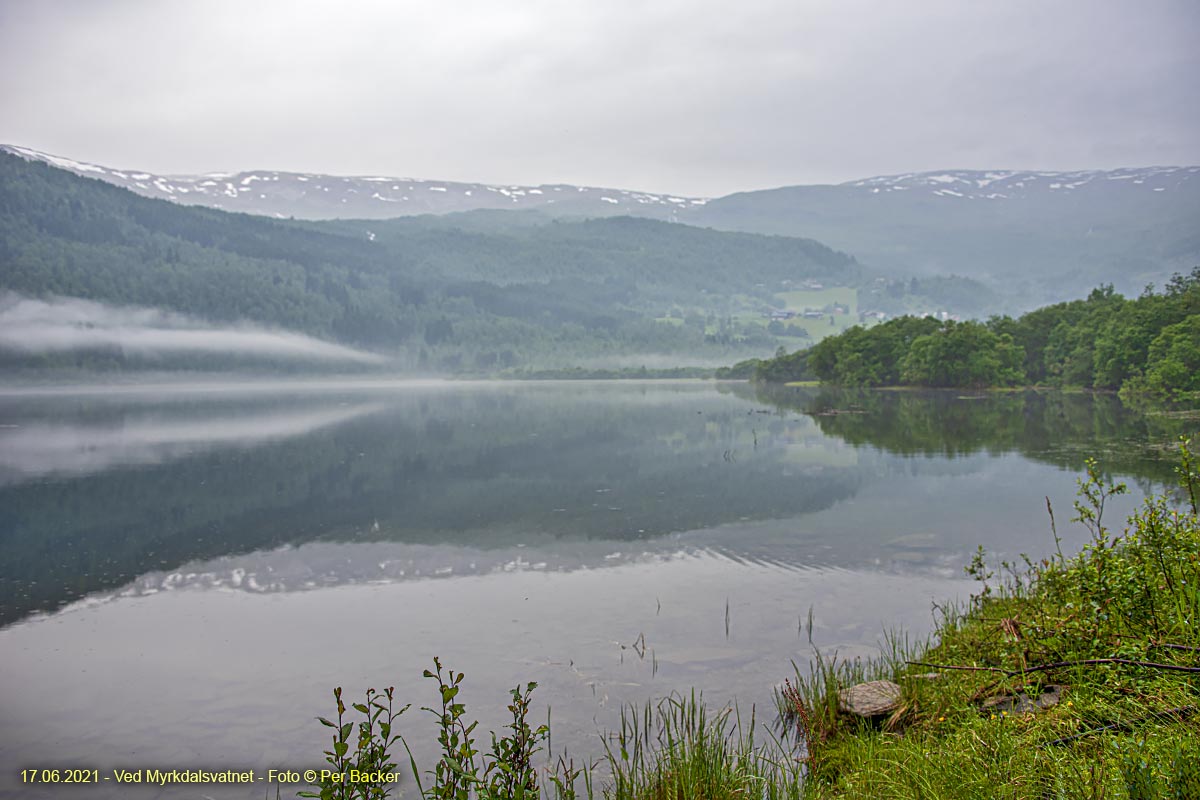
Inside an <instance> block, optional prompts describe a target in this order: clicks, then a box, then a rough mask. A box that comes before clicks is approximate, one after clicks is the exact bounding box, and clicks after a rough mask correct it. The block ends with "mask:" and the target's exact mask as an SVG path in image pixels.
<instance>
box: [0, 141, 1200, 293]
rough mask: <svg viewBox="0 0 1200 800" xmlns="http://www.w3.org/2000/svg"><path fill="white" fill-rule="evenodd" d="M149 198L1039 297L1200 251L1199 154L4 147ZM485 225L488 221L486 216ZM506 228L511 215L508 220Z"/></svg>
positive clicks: (1137, 276) (1132, 276) (1192, 258)
mask: <svg viewBox="0 0 1200 800" xmlns="http://www.w3.org/2000/svg"><path fill="white" fill-rule="evenodd" d="M0 149H5V150H7V151H8V152H10V153H13V154H16V155H19V156H21V157H22V158H25V159H29V160H37V161H42V162H45V163H50V164H53V165H56V166H59V167H61V168H64V169H68V170H71V171H73V172H75V173H77V174H80V175H85V176H89V177H95V178H99V179H101V180H104V181H107V182H110V183H114V184H117V185H120V186H123V187H125V188H128V189H130V190H131V191H134V192H137V193H139V194H143V195H145V196H150V197H158V198H161V199H167V200H170V201H172V202H174V203H178V204H184V205H201V206H207V207H212V208H222V209H227V210H234V211H245V212H248V213H255V214H263V215H267V216H275V217H296V218H300V219H350V218H353V219H387V218H395V217H403V216H413V215H420V214H450V213H455V212H462V211H472V210H508V211H538V212H541V213H544V214H547V215H550V216H555V217H568V218H570V217H608V216H617V215H624V216H637V217H648V218H651V219H665V220H671V221H677V222H683V223H685V224H689V225H697V226H705V227H713V228H717V229H720V230H728V231H742V232H751V233H764V234H777V235H782V236H789V237H807V238H813V239H816V240H818V241H821V242H826V243H828V244H829V245H831V246H832V247H835V248H837V249H839V250H842V251H845V252H849V253H853V254H855V256H857V257H858V258H859V259H860V260H861V261H862V262H863V263H864V264H865V265H867V266H869V267H872V268H874V269H875V270H877V271H878V272H880V273H881V274H883V275H885V276H887V277H889V278H892V279H907V278H908V277H910V276H933V275H962V276H965V277H969V278H973V279H976V280H982V281H984V282H985V283H987V284H988V285H990V286H991V287H993V288H995V289H997V290H999V291H1000V292H1002V293H1004V294H1007V295H1009V296H1010V297H1014V298H1017V304H1016V305H1017V307H1020V308H1031V307H1033V306H1036V305H1039V304H1041V303H1043V302H1051V301H1060V300H1065V299H1068V298H1070V297H1076V296H1078V295H1080V294H1084V293H1086V292H1087V291H1089V290H1090V289H1092V288H1094V287H1095V286H1097V285H1099V284H1101V283H1106V282H1111V283H1114V284H1115V285H1116V287H1117V288H1118V289H1119V290H1120V291H1122V292H1125V293H1127V294H1134V293H1137V292H1139V291H1140V290H1141V289H1142V287H1143V286H1144V285H1145V284H1146V283H1148V282H1155V283H1159V284H1161V283H1163V282H1164V281H1165V280H1166V278H1167V277H1168V276H1169V275H1170V274H1171V273H1172V272H1176V271H1178V272H1186V271H1188V270H1190V269H1191V267H1192V266H1194V265H1195V264H1196V263H1200V167H1194V166H1192V167H1144V168H1131V169H1117V170H1107V171H1085V172H1048V171H1012V170H991V171H970V170H951V171H941V172H924V173H910V174H905V175H894V176H882V177H875V178H867V179H864V180H858V181H850V182H847V183H843V184H839V185H834V186H790V187H784V188H779V189H770V190H764V191H753V192H743V193H737V194H732V195H728V196H726V197H721V198H716V199H704V198H691V197H683V196H673V195H661V194H650V193H643V192H633V191H628V190H620V189H597V188H591V187H577V186H566V185H553V186H536V187H535V186H495V185H486V184H465V183H450V182H441V181H419V180H413V179H408V178H389V177H382V176H371V177H343V176H330V175H318V174H298V173H284V172H265V171H257V172H240V173H237V174H213V175H201V176H159V175H152V174H149V173H145V172H137V171H131V170H118V169H113V168H109V167H102V166H98V165H94V164H85V163H83V162H78V161H73V160H71V159H66V158H62V157H59V156H52V155H48V154H45V153H40V152H37V151H34V150H30V149H28V148H20V147H11V146H10V147H0ZM471 224H475V223H474V222H472V223H471ZM497 225H498V227H507V226H508V223H507V222H505V223H497Z"/></svg>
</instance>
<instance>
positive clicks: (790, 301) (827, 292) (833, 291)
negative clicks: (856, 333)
mask: <svg viewBox="0 0 1200 800" xmlns="http://www.w3.org/2000/svg"><path fill="white" fill-rule="evenodd" d="M779 297H780V298H782V299H783V301H784V302H785V303H787V309H788V310H789V311H804V309H806V308H813V309H822V308H824V307H825V306H828V305H832V304H834V303H840V304H842V305H844V306H849V307H850V314H849V315H848V316H852V317H854V318H855V319H856V320H857V319H858V289H854V288H851V287H849V286H830V287H828V288H825V289H811V290H810V289H797V290H795V291H791V292H779Z"/></svg>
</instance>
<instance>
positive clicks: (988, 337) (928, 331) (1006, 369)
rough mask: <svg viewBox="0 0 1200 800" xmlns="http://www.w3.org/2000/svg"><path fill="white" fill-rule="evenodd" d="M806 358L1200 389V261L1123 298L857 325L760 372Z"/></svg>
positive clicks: (861, 374) (837, 364)
mask: <svg viewBox="0 0 1200 800" xmlns="http://www.w3.org/2000/svg"><path fill="white" fill-rule="evenodd" d="M798 363H803V364H804V365H805V368H806V369H807V370H810V371H811V372H812V373H813V374H814V375H815V376H816V377H817V378H819V379H820V380H822V381H824V382H826V383H834V384H839V385H843V386H895V385H908V386H929V387H995V386H1018V385H1029V384H1049V385H1054V386H1064V387H1065V386H1079V387H1084V388H1095V389H1125V390H1127V391H1149V392H1153V393H1156V394H1160V395H1179V394H1185V393H1191V392H1197V391H1200V377H1197V376H1200V267H1197V268H1196V269H1195V270H1193V271H1192V273H1191V274H1190V275H1188V276H1186V277H1185V276H1182V275H1176V276H1175V278H1174V279H1172V281H1171V283H1170V284H1169V285H1168V286H1167V288H1166V290H1165V291H1164V292H1163V293H1162V294H1155V293H1154V292H1153V291H1150V290H1147V292H1146V293H1144V294H1143V295H1142V296H1141V297H1139V298H1138V299H1136V300H1126V299H1125V298H1123V297H1121V296H1120V295H1119V294H1116V293H1115V292H1114V291H1113V288H1112V286H1111V285H1110V286H1105V287H1101V288H1099V289H1096V290H1095V291H1093V292H1092V293H1091V295H1089V296H1088V298H1087V299H1086V300H1076V301H1072V302H1070V303H1059V304H1057V305H1053V306H1048V307H1046V308H1041V309H1038V310H1036V311H1031V312H1029V313H1028V314H1025V315H1024V316H1022V317H1021V318H1019V319H1015V320H1014V319H1012V318H1010V317H993V318H992V319H991V320H989V321H988V322H987V323H986V324H981V323H978V322H956V321H953V320H947V321H945V322H938V321H936V320H934V319H931V318H916V317H899V318H896V319H892V320H889V321H888V322H885V323H883V324H882V325H876V326H875V327H872V328H862V327H856V328H851V329H849V330H847V331H845V332H843V333H841V334H839V335H837V336H831V337H829V338H826V339H824V340H822V341H821V342H819V343H818V344H816V345H814V346H813V347H812V348H810V349H809V350H807V351H805V352H804V353H800V354H792V355H789V356H787V357H786V359H775V360H774V361H771V360H768V361H764V362H763V363H762V364H761V365H760V366H759V369H758V370H757V376H758V379H759V380H762V381H767V382H783V381H788V380H797V379H798V378H795V377H791V376H792V375H793V374H794V373H795V365H796V364H798Z"/></svg>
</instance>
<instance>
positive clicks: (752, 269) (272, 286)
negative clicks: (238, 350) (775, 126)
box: [0, 154, 862, 370]
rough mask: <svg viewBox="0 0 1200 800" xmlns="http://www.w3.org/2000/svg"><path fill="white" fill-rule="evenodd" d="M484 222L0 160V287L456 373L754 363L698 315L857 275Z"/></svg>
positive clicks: (748, 255)
mask: <svg viewBox="0 0 1200 800" xmlns="http://www.w3.org/2000/svg"><path fill="white" fill-rule="evenodd" d="M494 216H495V215H494V213H489V212H474V213H472V214H465V215H459V216H452V217H409V218H403V219H396V220H391V221H362V220H359V221H329V222H307V221H282V220H271V219H267V218H263V217H254V216H249V215H245V214H229V213H225V212H221V211H216V210H212V209H207V208H198V207H182V206H179V205H175V204H171V203H168V202H164V201H161V200H151V199H147V198H144V197H139V196H137V195H135V194H133V193H132V192H129V191H126V190H124V189H120V188H117V187H114V186H111V185H108V184H106V183H103V182H100V181H96V180H89V179H84V178H80V177H78V176H76V175H73V174H71V173H69V172H66V171H64V170H60V169H57V168H52V167H49V166H47V165H45V164H42V163H38V162H32V161H27V160H25V159H22V158H18V157H15V156H11V155H7V154H0V264H3V267H4V269H3V271H2V273H0V289H7V290H11V291H15V292H19V293H22V294H26V295H34V296H46V295H51V294H54V295H62V296H69V297H78V298H85V299H89V300H97V301H103V302H107V303H110V304H118V305H137V306H152V307H156V308H163V309H168V310H171V311H177V312H181V313H185V314H188V315H192V316H194V317H198V318H202V319H206V320H216V321H222V322H236V321H241V320H249V321H254V322H258V323H263V324H266V325H270V326H280V327H285V328H288V329H292V330H297V331H301V332H304V333H308V334H312V335H315V336H318V337H322V338H327V339H334V340H337V341H341V342H345V343H348V344H353V345H356V346H359V347H365V348H370V349H374V350H376V351H379V352H383V353H386V354H389V355H391V356H393V357H394V358H396V359H397V361H398V363H400V364H401V365H404V366H412V367H425V368H429V369H441V370H462V369H470V368H479V369H493V368H499V367H512V366H518V365H534V366H536V365H547V366H560V365H570V364H573V363H578V361H580V360H581V359H587V358H592V357H601V356H611V357H614V358H618V359H619V358H621V357H624V356H628V357H629V358H631V359H635V358H638V357H639V356H644V355H646V354H650V355H653V354H656V353H657V354H664V355H670V356H671V357H672V360H674V361H678V360H680V359H681V357H683V356H686V357H687V358H689V359H691V358H700V359H704V360H706V361H707V362H709V363H719V362H720V361H721V360H722V359H725V360H728V357H729V355H730V353H732V352H738V353H747V352H749V353H759V354H767V353H770V352H771V351H773V350H774V349H775V347H776V346H777V345H778V343H779V342H778V341H777V340H776V338H775V337H773V336H770V335H768V334H767V333H766V332H765V330H764V329H763V328H762V326H759V325H749V324H746V325H744V326H742V327H737V326H734V325H732V324H723V325H722V326H721V329H720V331H719V334H720V335H716V334H715V333H714V331H713V330H712V328H713V327H714V326H716V325H717V319H716V318H717V317H718V316H720V317H725V318H727V317H728V316H729V315H730V314H731V313H732V312H733V311H734V303H735V302H740V303H742V304H743V306H744V305H745V304H752V305H753V304H762V303H766V302H767V301H768V300H769V299H770V297H771V294H770V291H769V290H768V289H767V288H766V287H767V284H771V285H779V284H780V283H781V282H782V281H783V280H797V279H818V280H825V281H836V282H839V283H855V282H857V281H859V280H861V277H862V270H861V268H860V267H859V266H858V264H857V263H856V262H855V261H854V260H853V259H852V258H850V257H849V256H846V255H845V254H842V253H838V252H835V251H833V250H830V249H829V248H827V247H824V246H823V245H821V244H819V243H817V242H813V241H809V240H803V239H794V238H784V237H774V236H761V235H754V234H741V233H724V232H720V231H712V230H702V229H697V228H689V227H687V226H683V225H677V224H672V223H666V222H658V221H653V220H645V219H633V218H626V217H620V218H613V219H601V220H590V221H576V222H571V221H557V220H553V219H550V218H548V217H544V216H540V215H536V214H535V215H532V216H530V215H524V216H522V215H518V216H517V217H515V218H512V219H513V221H514V223H515V224H513V225H498V224H497V223H496V221H495V219H494ZM505 219H506V220H507V219H510V218H509V217H508V216H505ZM735 297H741V298H742V299H741V300H738V301H735V300H734V298H735ZM672 310H676V311H678V314H677V316H676V318H675V319H674V320H672V321H669V322H668V321H656V318H659V317H663V316H665V315H666V314H667V312H668V311H672ZM636 363H638V362H636V361H635V362H634V364H635V365H636Z"/></svg>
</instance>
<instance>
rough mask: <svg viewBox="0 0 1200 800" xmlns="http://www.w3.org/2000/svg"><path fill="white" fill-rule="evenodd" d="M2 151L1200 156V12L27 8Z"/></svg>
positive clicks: (674, 161)
mask: <svg viewBox="0 0 1200 800" xmlns="http://www.w3.org/2000/svg"><path fill="white" fill-rule="evenodd" d="M0 13H2V14H3V15H4V16H3V17H0V23H3V24H0V67H2V68H3V69H0V103H2V104H3V106H4V108H5V109H6V111H7V112H8V113H7V114H6V115H4V118H3V120H2V121H0V141H7V142H10V143H14V144H21V145H27V146H30V147H34V148H36V149H40V150H45V151H49V152H56V153H62V154H64V155H68V156H71V157H74V158H79V159H83V160H88V161H93V162H97V163H103V164H108V165H112V166H117V167H129V168H142V169H148V170H152V171H155V172H159V173H180V172H203V171H210V170H238V169H251V168H263V169H292V170H299V171H317V172H332V173H349V174H371V173H374V174H400V175H414V176H416V177H429V178H440V179H445V180H464V181H491V182H499V183H542V182H548V183H549V182H572V183H580V184H588V185H608V186H612V185H616V186H621V187H624V188H630V189H641V190H655V191H665V192H674V193H682V194H693V195H716V194H723V193H727V192H732V191H738V190H744V189H751V188H760V187H765V186H777V185H783V184H791V183H812V182H825V181H841V180H849V179H853V178H859V177H865V176H867V175H871V174H879V173H897V172H907V171H912V170H918V169H935V168H943V167H945V168H956V167H975V168H1046V169H1077V168H1089V167H1096V168H1100V167H1115V166H1137V165H1146V164H1152V163H1174V164H1179V163H1196V162H1200V118H1198V116H1197V115H1198V114H1200V112H1198V111H1197V109H1200V95H1198V93H1200V89H1198V88H1197V87H1198V86H1200V83H1198V82H1197V81H1195V79H1194V76H1195V75H1196V74H1200V50H1198V49H1197V48H1196V47H1195V46H1194V43H1195V42H1196V41H1197V40H1200V4H1196V3H1194V2H1192V1H1191V0H1150V1H1149V2H1144V3H1136V4H1133V3H1123V2H1114V1H1110V0H1062V1H1061V2H1055V3H1045V2H1042V1H1041V0H1014V1H1013V2H1008V1H1007V0H1006V1H1005V2H979V3H963V2H960V0H925V1H924V2H912V3H896V2H884V1H879V2H867V1H866V0H806V1H805V2H799V1H797V0H745V1H744V2H741V3H738V4H736V5H734V4H731V3H725V2H714V1H713V0H692V1H691V2H682V1H681V0H664V2H655V3H641V2H634V0H609V1H608V2H591V3H560V2H550V0H534V1H531V2H524V3H494V2H487V0H473V1H471V2H455V3H433V2H383V1H382V0H372V1H371V2H358V3H350V4H342V3H337V4H334V3H331V2H315V1H314V0H307V1H302V0H264V1H263V2H256V3H244V2H233V0H204V1H203V2H202V1H201V0H188V1H183V2H176V3H149V2H114V1H113V0H108V1H107V2H91V3H80V2H64V1H63V0H58V1H55V0H50V1H49V2H45V3H36V4H33V3H30V4H15V3H14V4H8V5H7V7H6V8H5V9H4V10H3V11H0Z"/></svg>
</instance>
